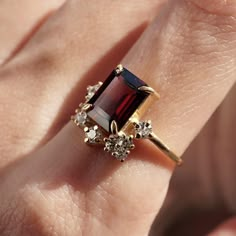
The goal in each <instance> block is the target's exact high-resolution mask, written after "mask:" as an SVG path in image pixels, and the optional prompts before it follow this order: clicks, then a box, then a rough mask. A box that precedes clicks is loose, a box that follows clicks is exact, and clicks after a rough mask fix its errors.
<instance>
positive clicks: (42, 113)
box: [0, 0, 236, 236]
mask: <svg viewBox="0 0 236 236" xmlns="http://www.w3.org/2000/svg"><path fill="white" fill-rule="evenodd" d="M24 2H25V3H24ZM26 2H27V1H22V2H21V4H22V6H23V5H24V4H26ZM213 2H214V4H213ZM0 4H3V5H2V6H4V7H5V9H6V11H9V15H13V16H14V15H15V16H16V19H15V22H16V23H15V26H17V25H18V22H20V19H17V14H16V13H17V10H16V13H15V14H14V12H10V10H9V9H10V7H9V6H7V1H3V2H1V3H0ZM4 4H5V5H4ZM9 4H10V3H9ZM37 4H39V5H40V1H38V3H37V1H35V5H31V6H29V12H32V10H30V7H32V8H34V7H35V11H37V10H38V13H37V16H38V17H35V18H34V19H32V17H29V18H28V20H27V19H25V21H26V22H28V23H27V25H28V29H22V31H17V35H16V37H15V42H13V41H12V38H14V32H16V31H14V30H12V33H11V32H9V31H8V30H6V31H5V32H1V34H4V38H3V37H0V39H1V40H0V44H1V46H0V48H1V50H2V48H4V50H2V51H0V54H1V58H2V60H1V64H2V66H1V69H0V101H1V106H0V112H1V120H0V128H1V143H0V155H1V162H0V202H1V207H0V234H1V235H26V236H27V235H70V236H73V235H147V234H148V231H149V228H150V226H151V223H152V221H153V219H154V217H155V215H156V214H157V213H158V211H159V209H160V207H161V206H162V203H163V201H164V199H165V196H166V192H167V189H168V184H169V180H170V177H171V175H172V173H173V170H174V168H175V166H174V164H173V163H172V162H170V161H168V159H166V158H165V157H164V156H162V155H160V153H158V152H157V150H156V149H155V148H154V147H153V146H152V145H151V144H149V143H148V142H147V143H143V144H139V147H137V149H136V150H135V151H134V152H133V154H132V156H131V157H130V158H129V159H128V160H127V161H126V162H125V163H123V164H121V163H119V162H116V161H115V160H112V159H111V158H110V156H109V155H106V154H104V152H103V151H102V150H100V149H96V148H95V149H94V148H91V147H88V146H86V145H84V143H83V138H82V137H83V133H82V131H81V130H80V129H78V128H76V127H75V126H74V125H73V124H72V123H71V122H69V123H68V118H69V117H70V114H72V113H73V111H74V109H75V108H76V107H77V106H78V104H79V103H80V101H82V99H83V95H84V91H85V87H86V85H87V84H93V83H95V82H96V81H97V80H101V78H105V76H106V75H107V74H108V73H109V72H110V71H111V70H112V69H113V67H114V66H115V65H116V64H118V63H119V62H120V61H122V63H123V64H124V65H125V66H126V67H128V68H129V69H130V70H131V71H133V72H134V73H135V74H137V75H138V76H139V77H140V78H142V79H143V80H145V81H146V82H147V83H149V84H150V85H152V86H153V87H154V88H155V89H156V90H158V91H159V93H160V94H161V99H160V101H159V102H158V103H156V104H154V105H153V107H152V110H151V111H150V112H148V114H147V117H148V118H149V119H152V120H153V121H155V122H154V129H155V132H156V133H158V134H159V136H160V137H162V139H163V140H165V141H166V142H167V143H168V144H169V146H171V147H172V148H173V149H174V150H175V151H176V152H177V153H178V154H179V155H181V154H183V152H184V151H185V149H186V148H187V147H188V145H189V144H190V142H191V141H192V140H193V139H194V137H195V136H196V134H197V133H198V132H199V131H200V129H201V128H202V126H203V125H204V124H205V123H206V121H207V120H208V119H209V117H210V116H211V115H212V113H213V112H214V110H215V109H216V108H217V107H218V105H219V104H220V103H221V102H222V100H223V99H224V97H225V96H226V94H227V93H228V92H229V90H230V88H231V87H232V86H233V84H234V82H235V78H236V72H235V64H236V50H235V48H236V18H235V16H236V10H235V9H236V1H234V0H232V1H223V0H222V1H220V0H214V1H212V0H211V1H210V0H209V1H197V0H196V1H194V0H192V1H190V0H189V1H180V0H179V1H173V2H170V3H168V6H167V7H166V8H165V9H163V10H161V12H160V11H159V7H160V5H161V2H160V1H154V0H149V1H141V0H139V1H135V3H134V1H131V0H130V1H125V3H122V2H120V1H108V0H102V1H99V4H98V1H95V0H91V1H89V3H88V1H86V0H81V1H75V0H73V1H67V2H66V3H65V5H64V6H63V7H62V8H61V9H59V10H58V11H57V12H55V14H54V15H53V16H51V17H49V18H48V19H47V20H46V21H45V22H44V23H43V25H42V26H41V27H40V28H39V29H37V32H36V34H34V35H31V36H30V37H29V39H28V43H27V44H26V45H25V47H22V48H20V49H19V50H18V53H16V54H14V55H13V56H11V54H12V52H13V50H14V48H16V47H17V45H18V44H19V43H20V42H21V41H22V39H23V38H24V37H25V35H26V34H27V33H28V32H29V31H32V30H33V29H30V28H31V27H33V26H34V25H35V24H37V21H38V20H40V19H41V18H42V17H43V16H45V15H48V13H49V12H51V11H52V9H53V10H54V9H57V7H59V6H60V4H62V1H52V2H51V3H50V4H51V5H50V4H49V5H48V6H44V7H42V8H40V7H39V6H37ZM0 9H1V11H3V10H2V9H3V8H1V7H0ZM3 12H5V11H3ZM25 15H27V12H25ZM156 15H158V16H157V17H156V18H155V20H154V21H153V23H151V25H150V26H149V27H148V28H146V30H145V32H144V34H143V35H142V36H141V37H140V38H139V39H138V37H139V36H140V34H141V33H142V31H143V30H144V29H145V27H146V26H147V24H148V23H149V22H150V21H151V20H152V19H153V18H154V17H155V16H156ZM13 20H14V18H13ZM3 21H4V19H3ZM6 24H7V21H6ZM13 25H14V24H13ZM9 27H14V26H12V24H10V25H9ZM6 29H8V28H7V27H6ZM8 33H9V35H8V36H7V34H8ZM137 39H138V41H137V42H136V43H135V41H136V40H137ZM10 41H12V43H9V42H10ZM134 43H135V45H134V46H133V47H132V49H131V50H130V51H129V49H130V48H131V46H132V45H133V44H134ZM14 45H15V46H14ZM8 58H10V59H8ZM122 58H124V59H122ZM6 60H7V61H6ZM202 111H204V112H202ZM145 145H146V146H145ZM144 147H145V148H144ZM232 222H233V223H232ZM232 222H230V224H226V226H225V225H223V226H222V227H224V229H225V227H231V226H232V225H233V224H234V221H232ZM220 228H221V226H220ZM220 228H218V229H216V231H215V232H216V233H215V235H220V234H217V231H218V232H219V230H220ZM233 230H235V227H234V229H233ZM212 235H214V234H212ZM221 235H222V234H221ZM229 235H230V234H229ZM232 235H234V234H232Z"/></svg>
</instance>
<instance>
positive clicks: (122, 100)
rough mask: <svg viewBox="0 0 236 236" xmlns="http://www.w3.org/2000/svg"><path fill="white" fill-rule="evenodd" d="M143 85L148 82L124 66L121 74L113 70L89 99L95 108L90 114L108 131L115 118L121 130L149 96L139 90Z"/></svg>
mask: <svg viewBox="0 0 236 236" xmlns="http://www.w3.org/2000/svg"><path fill="white" fill-rule="evenodd" d="M141 86H147V84H146V83H145V82H144V81H142V80H140V79H139V78H138V77H136V76H135V75H134V74H132V73H131V72H130V71H128V70H127V69H125V68H124V69H123V71H122V72H121V73H120V74H119V75H117V74H116V71H113V72H112V73H111V74H110V75H109V76H108V78H107V79H106V80H105V82H104V83H103V85H102V86H101V87H100V88H99V90H98V91H97V92H96V93H95V95H94V96H93V97H92V98H91V99H90V100H89V102H88V103H90V104H92V105H93V108H92V110H90V111H89V112H88V116H89V117H90V118H91V119H92V120H94V121H95V122H96V123H97V124H98V125H100V126H101V127H103V129H104V130H106V131H107V132H110V124H111V122H112V120H115V121H116V123H117V126H118V130H120V129H121V128H122V127H123V126H124V124H125V123H126V122H127V121H128V120H129V118H130V117H131V116H132V115H133V113H134V112H135V111H136V109H137V108H138V107H139V106H140V105H141V104H142V103H143V102H144V101H145V100H146V98H147V97H148V96H149V94H148V93H146V92H143V91H140V90H138V88H139V87H141Z"/></svg>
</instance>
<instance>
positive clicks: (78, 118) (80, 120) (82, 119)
mask: <svg viewBox="0 0 236 236" xmlns="http://www.w3.org/2000/svg"><path fill="white" fill-rule="evenodd" d="M87 117H88V116H87V113H86V112H85V111H80V112H78V113H76V114H75V116H74V119H75V122H76V124H79V125H84V124H85V123H86V121H87Z"/></svg>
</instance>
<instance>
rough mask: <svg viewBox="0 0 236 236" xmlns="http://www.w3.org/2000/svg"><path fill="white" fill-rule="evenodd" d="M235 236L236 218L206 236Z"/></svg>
mask: <svg viewBox="0 0 236 236" xmlns="http://www.w3.org/2000/svg"><path fill="white" fill-rule="evenodd" d="M235 234H236V218H231V219H229V220H227V221H226V222H224V223H222V224H221V225H220V226H218V227H217V228H216V229H215V230H214V231H213V232H211V233H210V234H208V236H234V235H235Z"/></svg>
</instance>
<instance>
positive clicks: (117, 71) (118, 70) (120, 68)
mask: <svg viewBox="0 0 236 236" xmlns="http://www.w3.org/2000/svg"><path fill="white" fill-rule="evenodd" d="M123 70H124V67H123V66H122V65H121V64H119V65H117V67H116V69H115V71H116V74H117V75H119V74H120V73H121V72H122V71H123Z"/></svg>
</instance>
